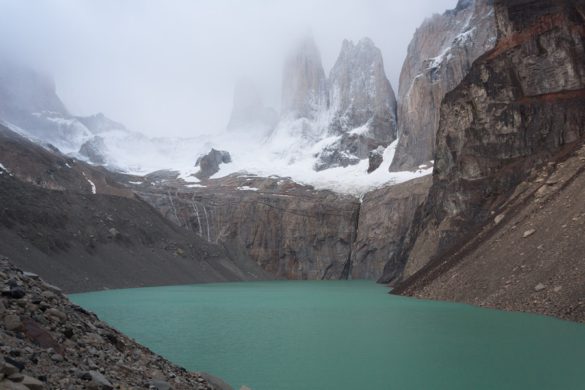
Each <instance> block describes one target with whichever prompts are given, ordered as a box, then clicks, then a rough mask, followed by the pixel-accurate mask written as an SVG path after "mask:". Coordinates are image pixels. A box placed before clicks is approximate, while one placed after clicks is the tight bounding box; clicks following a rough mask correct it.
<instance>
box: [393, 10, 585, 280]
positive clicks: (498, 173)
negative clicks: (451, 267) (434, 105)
mask: <svg viewBox="0 0 585 390" xmlns="http://www.w3.org/2000/svg"><path fill="white" fill-rule="evenodd" d="M495 10H496V20H497V28H498V42H497V44H496V46H495V47H494V48H493V49H492V50H490V51H489V52H488V53H486V54H484V55H483V56H481V57H480V58H479V59H478V60H477V61H475V63H474V64H473V66H472V68H471V70H470V72H469V74H468V76H467V77H465V79H464V81H463V82H462V83H461V84H460V85H459V86H458V87H457V88H456V89H455V90H453V91H452V92H450V93H449V94H448V95H447V96H446V97H445V99H444V100H443V104H442V107H441V123H440V127H439V131H438V135H437V139H438V142H437V151H436V154H435V172H434V175H433V186H432V187H431V190H430V195H429V198H428V199H427V201H426V203H425V205H424V207H423V208H421V209H419V212H418V213H417V216H416V217H415V223H414V224H413V226H412V228H411V231H410V232H409V235H408V237H407V240H406V241H405V246H404V248H403V251H402V252H401V254H400V256H399V257H400V258H399V260H398V261H400V262H402V261H405V260H406V259H408V260H407V262H406V267H405V270H404V276H405V277H409V276H411V275H413V274H414V273H415V272H417V271H419V270H421V268H423V267H424V266H425V265H426V264H428V262H429V261H433V259H437V261H439V259H440V258H441V257H442V256H445V255H447V254H449V253H451V252H453V251H455V250H456V249H457V248H458V247H459V246H461V245H462V244H463V243H464V242H465V238H466V236H472V235H473V234H474V232H476V231H477V230H478V229H479V228H480V227H481V225H482V224H483V223H485V222H486V221H487V219H488V217H489V216H490V212H491V211H493V212H494V213H497V210H498V208H499V207H500V206H501V205H502V204H503V202H504V201H505V200H506V199H507V198H508V196H509V195H510V193H511V192H512V191H513V190H514V189H515V188H516V186H517V185H518V184H519V183H520V182H521V181H522V180H524V179H525V178H526V177H527V176H528V175H529V174H530V172H531V170H532V169H533V168H535V167H538V166H539V165H541V164H543V163H545V162H547V161H549V160H550V159H552V158H553V157H554V156H555V155H557V154H559V153H561V152H563V151H564V150H567V149H568V150H571V149H574V148H575V147H577V146H578V145H579V144H580V143H581V142H583V139H584V138H585V111H584V110H583V107H585V77H584V75H585V49H584V45H583V39H584V36H585V29H584V24H585V21H584V19H583V15H585V6H584V4H583V2H582V1H579V2H577V1H574V2H570V1H544V0H534V1H528V0H515V1H496V3H495ZM432 264H433V263H431V265H432ZM431 265H429V266H427V267H425V269H426V270H429V269H431V268H432V267H431ZM424 272H426V271H424V270H423V271H421V272H420V273H419V274H418V275H423V274H424ZM417 277H421V276H417Z"/></svg>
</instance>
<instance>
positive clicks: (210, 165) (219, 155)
mask: <svg viewBox="0 0 585 390" xmlns="http://www.w3.org/2000/svg"><path fill="white" fill-rule="evenodd" d="M230 162H232V158H231V156H230V154H229V152H226V151H225V150H215V149H213V148H212V149H211V151H210V152H209V153H207V154H206V155H204V156H201V157H199V158H198V159H197V162H196V163H195V166H196V167H199V171H198V172H197V173H196V174H195V176H196V177H197V178H198V179H208V178H210V177H211V176H213V175H215V174H216V173H217V172H219V165H220V164H228V163H230Z"/></svg>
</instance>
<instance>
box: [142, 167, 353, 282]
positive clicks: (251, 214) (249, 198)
mask: <svg viewBox="0 0 585 390" xmlns="http://www.w3.org/2000/svg"><path fill="white" fill-rule="evenodd" d="M206 185H207V187H203V188H193V189H192V190H190V191H187V190H185V189H181V191H180V192H179V191H177V189H171V188H169V190H168V191H158V192H156V191H152V190H150V188H149V186H145V187H144V190H145V191H144V192H141V191H138V194H139V196H140V197H141V198H143V199H145V200H146V201H147V202H149V203H150V204H152V205H153V206H154V207H155V208H157V209H158V210H160V211H161V212H162V214H163V215H165V216H166V217H167V218H169V219H170V220H171V221H174V222H175V223H176V224H178V225H180V226H183V227H185V228H187V229H190V230H192V231H193V232H194V233H195V234H196V235H199V236H201V237H202V238H204V239H206V240H208V241H210V242H213V243H219V244H220V245H222V246H223V247H224V248H225V249H226V250H227V251H228V253H230V254H231V255H232V256H240V255H248V256H250V257H251V258H252V259H254V261H255V262H256V263H257V264H259V265H260V266H261V267H262V268H263V269H264V270H265V271H267V272H269V273H271V274H273V275H275V276H276V277H280V278H287V279H345V278H347V277H348V275H349V269H350V259H351V250H352V243H353V241H354V238H355V231H356V222H357V214H358V211H359V202H358V201H357V199H355V198H353V197H349V196H343V195H338V194H334V193H332V192H330V191H315V190H313V189H312V188H310V187H306V186H301V185H299V184H296V183H293V182H291V181H289V180H286V179H271V178H257V177H247V178H246V177H237V176H228V177H226V178H223V179H217V180H210V181H208V182H207V183H206ZM146 190H148V191H146Z"/></svg>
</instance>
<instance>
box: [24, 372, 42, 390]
mask: <svg viewBox="0 0 585 390" xmlns="http://www.w3.org/2000/svg"><path fill="white" fill-rule="evenodd" d="M21 383H22V384H23V385H25V386H26V387H28V388H29V389H30V390H41V389H43V388H44V387H45V384H44V383H43V382H41V381H40V380H38V379H36V378H33V377H31V376H28V375H25V376H24V378H23V379H22V382H21Z"/></svg>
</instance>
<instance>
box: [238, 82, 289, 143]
mask: <svg viewBox="0 0 585 390" xmlns="http://www.w3.org/2000/svg"><path fill="white" fill-rule="evenodd" d="M277 122H278V114H277V113H276V111H274V110H273V109H271V108H268V107H265V106H264V104H263V103H262V98H261V96H260V93H259V92H258V90H257V89H256V86H255V85H254V84H253V83H252V82H250V81H247V80H239V81H238V83H237V84H236V87H235V90H234V102H233V107H232V113H231V115H230V121H229V123H228V125H227V129H228V130H238V131H244V132H246V133H249V132H258V133H260V134H267V133H269V132H270V131H272V130H273V129H274V127H275V126H276V123H277Z"/></svg>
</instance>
